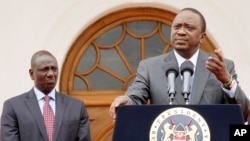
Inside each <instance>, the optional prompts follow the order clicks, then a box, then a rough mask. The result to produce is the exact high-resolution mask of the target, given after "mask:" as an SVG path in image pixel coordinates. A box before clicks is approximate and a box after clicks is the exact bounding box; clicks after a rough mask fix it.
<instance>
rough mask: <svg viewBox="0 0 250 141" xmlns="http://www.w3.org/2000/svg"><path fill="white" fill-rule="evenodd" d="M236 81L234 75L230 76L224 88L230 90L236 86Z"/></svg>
mask: <svg viewBox="0 0 250 141" xmlns="http://www.w3.org/2000/svg"><path fill="white" fill-rule="evenodd" d="M234 83H235V80H234V79H233V77H232V75H230V78H229V80H228V82H226V83H223V87H224V88H226V89H228V90H230V89H231V88H232V87H233V86H234Z"/></svg>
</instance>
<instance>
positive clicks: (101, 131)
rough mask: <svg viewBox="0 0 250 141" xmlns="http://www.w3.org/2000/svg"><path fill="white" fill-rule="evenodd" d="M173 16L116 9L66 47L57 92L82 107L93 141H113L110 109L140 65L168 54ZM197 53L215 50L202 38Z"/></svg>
mask: <svg viewBox="0 0 250 141" xmlns="http://www.w3.org/2000/svg"><path fill="white" fill-rule="evenodd" d="M175 15H176V13H173V12H171V11H168V10H165V9H158V8H153V7H138V8H126V9H121V10H119V11H115V12H113V13H110V14H108V15H105V16H104V17H102V18H100V19H99V20H97V21H96V22H95V23H93V24H92V25H90V26H89V27H88V28H87V29H85V30H84V31H83V32H82V34H81V35H80V36H79V37H78V38H77V39H76V41H75V42H74V44H73V45H72V46H71V48H70V50H69V52H68V54H67V56H66V60H65V62H64V64H63V68H62V72H61V80H60V85H59V89H60V92H63V93H67V94H69V95H71V96H73V97H76V98H78V99H81V100H82V101H84V102H85V105H86V107H87V110H88V113H89V115H90V120H91V134H92V137H93V140H94V141H110V140H111V139H112V132H113V123H112V120H111V118H110V116H109V113H108V110H109V106H110V104H111V102H112V101H113V99H114V98H115V97H116V96H118V95H123V94H124V92H125V91H126V88H127V87H128V86H129V84H130V82H131V81H132V80H133V78H134V76H135V74H136V68H137V65H138V63H139V61H140V60H142V59H145V58H148V57H151V56H155V55H158V54H163V53H166V52H167V51H169V49H171V46H170V25H171V23H172V20H173V18H174V16H175ZM202 49H203V50H205V51H208V52H212V51H213V50H214V49H215V47H214V45H213V44H212V42H211V41H210V40H209V38H206V39H205V41H204V42H203V44H202ZM72 110H73V109H72Z"/></svg>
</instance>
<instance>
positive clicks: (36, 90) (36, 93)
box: [34, 86, 56, 101]
mask: <svg viewBox="0 0 250 141" xmlns="http://www.w3.org/2000/svg"><path fill="white" fill-rule="evenodd" d="M34 92H35V95H36V98H37V100H38V101H39V100H41V99H43V98H44V96H45V94H44V93H43V92H41V91H40V90H39V89H37V88H36V87H35V86H34ZM55 95H56V90H55V89H52V90H51V91H50V93H49V94H48V96H50V97H51V99H52V100H56V96H55Z"/></svg>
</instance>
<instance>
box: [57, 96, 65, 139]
mask: <svg viewBox="0 0 250 141" xmlns="http://www.w3.org/2000/svg"><path fill="white" fill-rule="evenodd" d="M65 106H66V103H65V101H64V96H63V95H62V94H59V93H58V92H56V120H55V121H56V124H55V131H54V132H55V134H54V140H57V136H58V135H59V131H60V125H61V124H62V118H63V114H64V109H65Z"/></svg>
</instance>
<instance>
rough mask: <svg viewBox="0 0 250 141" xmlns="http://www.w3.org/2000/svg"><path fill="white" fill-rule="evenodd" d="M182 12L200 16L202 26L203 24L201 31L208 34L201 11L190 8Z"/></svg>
mask: <svg viewBox="0 0 250 141" xmlns="http://www.w3.org/2000/svg"><path fill="white" fill-rule="evenodd" d="M181 11H191V12H193V13H196V14H198V15H199V16H200V19H201V24H202V27H201V30H202V32H206V20H205V18H204V16H203V15H202V14H201V12H200V11H198V10H196V9H194V8H190V7H188V8H183V9H182V10H181Z"/></svg>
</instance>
